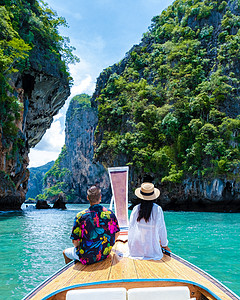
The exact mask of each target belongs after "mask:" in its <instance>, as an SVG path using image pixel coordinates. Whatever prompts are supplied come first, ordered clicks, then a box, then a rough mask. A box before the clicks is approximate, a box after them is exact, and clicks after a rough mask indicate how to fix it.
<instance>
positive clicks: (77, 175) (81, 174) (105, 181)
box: [44, 94, 111, 203]
mask: <svg viewBox="0 0 240 300" xmlns="http://www.w3.org/2000/svg"><path fill="white" fill-rule="evenodd" d="M97 123H98V118H97V111H96V109H95V108H92V107H91V103H90V97H89V96H87V95H85V94H82V95H78V96H75V97H74V98H73V99H72V100H71V102H70V104H69V108H68V111H67V115H66V129H65V146H64V147H63V149H62V152H61V154H60V156H59V157H58V159H57V160H56V162H55V164H54V166H53V167H52V169H51V170H50V171H49V172H47V174H46V176H45V179H44V181H45V188H47V191H46V193H45V195H46V197H45V198H46V199H47V200H49V201H51V202H53V201H54V199H55V197H58V194H59V190H61V192H63V193H64V194H65V195H66V197H67V199H68V203H84V202H86V203H87V199H86V192H87V189H88V187H89V186H91V185H92V184H95V183H97V182H98V183H99V184H100V187H101V190H102V202H109V201H110V199H111V188H110V183H109V178H108V173H107V171H106V170H105V168H104V167H103V165H101V164H99V163H98V162H95V161H94V132H95V129H96V126H97ZM54 193H55V195H53V194H54Z"/></svg>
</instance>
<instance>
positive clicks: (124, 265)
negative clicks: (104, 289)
mask: <svg viewBox="0 0 240 300" xmlns="http://www.w3.org/2000/svg"><path fill="white" fill-rule="evenodd" d="M127 249H128V245H127V243H124V242H118V243H116V244H115V246H114V247H113V249H112V253H113V260H112V267H111V271H110V276H109V280H115V279H130V278H138V276H137V272H136V268H135V264H134V260H133V259H130V258H128V257H124V254H125V253H126V252H127Z"/></svg>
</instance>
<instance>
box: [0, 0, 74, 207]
mask: <svg viewBox="0 0 240 300" xmlns="http://www.w3.org/2000/svg"><path fill="white" fill-rule="evenodd" d="M0 15H1V18H0V41H1V57H0V80H1V95H0V109H1V115H0V210H9V209H10V210H11V209H20V207H21V204H22V203H23V202H24V200H25V195H26V192H27V182H28V178H29V171H28V169H27V166H28V163H29V159H28V153H29V149H30V148H32V147H34V146H36V144H37V143H38V142H39V141H40V140H41V138H42V136H43V135H44V133H45V132H46V130H47V129H48V128H49V127H50V125H51V123H52V121H53V116H54V115H55V114H57V112H58V111H59V109H60V108H61V107H62V106H63V105H64V103H65V100H66V99H67V98H68V96H69V95H70V87H69V73H68V71H67V65H66V63H65V61H64V59H67V56H68V55H67V56H66V55H62V53H63V52H64V51H63V50H66V49H64V48H65V46H64V45H63V44H64V43H63V40H64V38H62V37H61V36H60V35H59V33H58V24H63V23H64V22H62V20H61V22H59V18H58V16H57V14H56V13H54V12H52V11H51V10H50V9H49V8H48V7H47V6H46V5H44V6H42V5H40V4H39V3H38V1H26V0H22V1H19V0H16V1H15V2H14V6H12V3H11V1H10V2H9V1H2V2H1V7H0ZM66 48H68V46H66ZM68 50H69V51H70V52H69V53H71V49H69V48H68ZM70 55H71V54H70Z"/></svg>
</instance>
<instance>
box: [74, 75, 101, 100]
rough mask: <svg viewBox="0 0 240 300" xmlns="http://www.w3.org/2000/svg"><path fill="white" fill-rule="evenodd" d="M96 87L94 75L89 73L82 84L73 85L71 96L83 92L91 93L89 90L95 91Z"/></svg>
mask: <svg viewBox="0 0 240 300" xmlns="http://www.w3.org/2000/svg"><path fill="white" fill-rule="evenodd" d="M94 88H95V83H94V82H93V80H92V77H91V76H90V75H89V74H88V75H87V76H86V78H85V79H84V80H82V81H81V82H80V84H78V85H73V87H72V88H71V98H72V97H73V96H76V95H78V94H82V93H87V94H89V91H91V93H93V91H94Z"/></svg>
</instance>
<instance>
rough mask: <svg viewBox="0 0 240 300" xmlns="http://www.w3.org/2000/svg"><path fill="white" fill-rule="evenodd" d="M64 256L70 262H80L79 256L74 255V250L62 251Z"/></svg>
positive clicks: (73, 248)
mask: <svg viewBox="0 0 240 300" xmlns="http://www.w3.org/2000/svg"><path fill="white" fill-rule="evenodd" d="M64 253H65V255H66V256H67V257H68V258H69V259H72V260H80V259H79V256H78V255H77V253H76V248H75V247H71V248H67V249H65V250H64Z"/></svg>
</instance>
